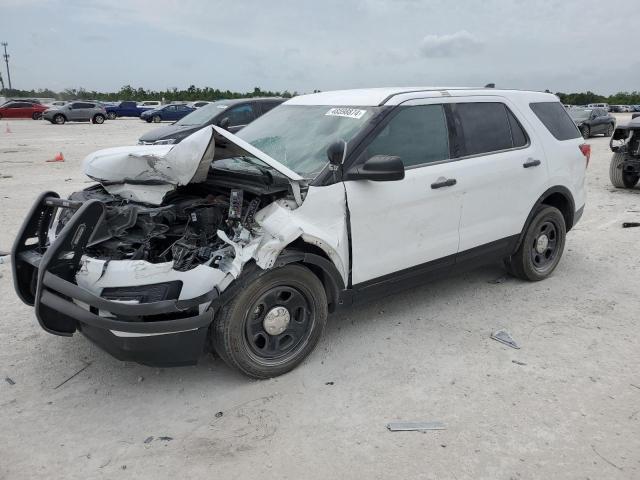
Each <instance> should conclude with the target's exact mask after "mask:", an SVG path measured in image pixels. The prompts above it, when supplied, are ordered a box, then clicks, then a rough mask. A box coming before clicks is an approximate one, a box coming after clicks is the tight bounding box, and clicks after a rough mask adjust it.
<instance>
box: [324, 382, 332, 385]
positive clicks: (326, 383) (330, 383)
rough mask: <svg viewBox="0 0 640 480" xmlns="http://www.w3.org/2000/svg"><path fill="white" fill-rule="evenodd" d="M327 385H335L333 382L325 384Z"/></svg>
mask: <svg viewBox="0 0 640 480" xmlns="http://www.w3.org/2000/svg"><path fill="white" fill-rule="evenodd" d="M325 385H333V382H325Z"/></svg>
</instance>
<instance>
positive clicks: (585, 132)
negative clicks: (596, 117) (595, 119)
mask: <svg viewBox="0 0 640 480" xmlns="http://www.w3.org/2000/svg"><path fill="white" fill-rule="evenodd" d="M580 133H581V134H582V138H584V139H585V140H586V139H587V138H589V137H590V136H591V129H590V128H589V127H588V126H587V125H582V126H581V127H580Z"/></svg>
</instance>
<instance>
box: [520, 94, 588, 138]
mask: <svg viewBox="0 0 640 480" xmlns="http://www.w3.org/2000/svg"><path fill="white" fill-rule="evenodd" d="M529 107H531V110H532V111H533V113H535V115H536V117H538V119H540V121H541V122H542V123H543V125H544V126H545V127H546V128H547V130H549V133H551V135H553V136H554V137H555V138H556V140H561V141H562V140H571V139H573V138H580V137H581V135H580V132H579V131H578V127H576V124H575V123H573V120H571V117H570V116H569V114H568V113H567V111H566V109H565V108H564V107H563V106H562V104H561V103H560V102H536V103H530V104H529Z"/></svg>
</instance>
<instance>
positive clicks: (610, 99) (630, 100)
mask: <svg viewBox="0 0 640 480" xmlns="http://www.w3.org/2000/svg"><path fill="white" fill-rule="evenodd" d="M318 91H319V90H314V92H318ZM547 92H549V90H547ZM549 93H550V92H549ZM296 95H298V92H295V91H294V92H289V91H288V90H284V91H282V92H278V91H271V90H262V89H261V88H260V87H255V88H254V89H253V91H251V92H232V91H231V90H220V89H219V88H212V87H204V88H200V87H196V86H195V85H191V86H190V87H189V88H187V89H182V90H178V89H177V88H168V89H166V90H147V89H145V88H142V87H138V88H134V87H132V86H131V85H125V86H124V87H122V88H121V89H120V90H118V91H117V92H98V91H96V90H86V89H84V88H67V89H65V90H63V91H62V92H54V91H53V90H51V89H48V88H45V89H37V90H15V89H14V90H9V89H6V90H5V91H4V96H6V97H23V98H24V97H35V98H56V99H58V100H75V99H87V100H89V99H91V100H103V101H117V100H137V101H143V100H162V99H164V101H165V102H173V101H176V100H182V101H194V100H209V101H213V100H222V99H226V98H247V97H284V98H291V97H295V96H296ZM556 95H557V96H558V97H559V98H560V101H561V102H562V103H564V104H569V105H586V104H588V103H608V104H610V105H640V91H633V92H618V93H615V94H613V95H609V96H606V95H599V94H597V93H593V92H591V91H587V92H579V93H563V92H556Z"/></svg>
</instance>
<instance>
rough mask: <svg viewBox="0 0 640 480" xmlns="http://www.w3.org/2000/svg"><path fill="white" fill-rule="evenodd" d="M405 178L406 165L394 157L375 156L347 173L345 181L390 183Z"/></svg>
mask: <svg viewBox="0 0 640 480" xmlns="http://www.w3.org/2000/svg"><path fill="white" fill-rule="evenodd" d="M403 178H404V163H402V160H401V159H400V157H394V156H393V155H375V156H373V157H371V158H370V159H369V160H367V161H366V162H364V163H363V164H362V165H360V166H357V167H354V168H352V169H350V170H349V171H348V172H347V175H346V177H345V180H373V181H375V182H390V181H394V180H402V179H403Z"/></svg>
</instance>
